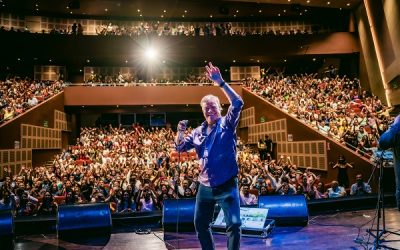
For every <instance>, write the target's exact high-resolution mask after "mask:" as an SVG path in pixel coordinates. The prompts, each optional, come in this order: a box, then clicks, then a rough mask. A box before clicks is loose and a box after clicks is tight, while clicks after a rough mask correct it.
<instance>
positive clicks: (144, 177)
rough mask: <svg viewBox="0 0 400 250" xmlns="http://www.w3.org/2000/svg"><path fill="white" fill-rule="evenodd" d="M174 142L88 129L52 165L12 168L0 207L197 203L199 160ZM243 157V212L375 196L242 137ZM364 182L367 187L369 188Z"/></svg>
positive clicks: (151, 207)
mask: <svg viewBox="0 0 400 250" xmlns="http://www.w3.org/2000/svg"><path fill="white" fill-rule="evenodd" d="M190 132H191V128H189V129H188V130H187V133H190ZM174 136H175V132H174V131H173V130H172V129H170V128H156V127H153V128H151V129H147V130H146V129H144V128H143V127H141V126H139V125H138V124H134V125H133V126H132V128H129V129H126V128H123V127H121V126H120V127H112V126H111V125H110V126H107V127H95V128H82V129H81V132H80V137H79V138H78V139H77V143H76V145H74V146H71V147H69V148H68V149H66V150H63V152H62V153H61V154H58V155H56V156H55V157H54V161H53V162H52V164H51V166H48V167H46V166H41V167H36V168H28V167H25V166H23V167H22V168H21V170H20V172H19V173H16V174H13V173H12V171H11V169H10V168H7V167H5V169H4V178H3V179H2V180H1V181H0V206H11V207H12V208H13V209H14V211H15V213H16V215H17V216H24V215H35V214H37V215H48V214H53V215H54V214H55V213H56V209H57V206H59V205H63V204H78V203H93V202H109V204H110V208H111V210H112V212H114V213H131V212H140V211H155V210H160V209H162V207H163V201H164V200H165V199H177V198H193V197H195V195H196V192H197V188H198V175H199V168H198V167H199V166H198V162H197V160H196V155H195V154H193V152H192V153H182V154H181V155H179V154H177V152H176V151H175V145H174ZM237 157H238V164H239V168H240V173H239V180H240V190H241V191H240V200H241V204H242V205H256V204H257V200H258V197H259V196H262V195H272V194H279V195H292V194H304V195H305V196H306V197H307V199H322V198H329V197H332V198H334V197H341V196H344V195H347V194H351V195H358V194H363V193H370V192H371V190H370V188H369V189H367V190H366V191H365V192H362V191H361V190H360V188H358V187H359V186H358V185H356V186H355V187H351V189H348V190H347V192H346V190H345V187H343V186H340V185H339V183H338V182H337V181H336V180H335V181H334V182H332V186H331V187H330V186H329V183H327V184H325V183H323V182H322V181H321V180H320V177H319V176H318V175H316V174H314V173H313V172H312V171H311V170H310V169H304V168H299V167H298V166H295V165H294V164H292V163H291V160H290V158H289V157H286V156H282V157H281V158H279V159H273V158H271V157H267V158H266V159H264V160H262V159H261V158H260V155H259V153H258V150H257V149H253V148H251V147H249V146H246V145H244V144H243V142H241V141H240V138H239V143H238V155H237ZM359 177H360V178H359V179H360V181H358V182H360V185H367V186H368V184H367V183H365V184H363V183H364V182H362V176H359ZM358 182H357V183H358ZM355 184H356V183H355ZM347 188H348V187H347ZM367 188H368V187H367Z"/></svg>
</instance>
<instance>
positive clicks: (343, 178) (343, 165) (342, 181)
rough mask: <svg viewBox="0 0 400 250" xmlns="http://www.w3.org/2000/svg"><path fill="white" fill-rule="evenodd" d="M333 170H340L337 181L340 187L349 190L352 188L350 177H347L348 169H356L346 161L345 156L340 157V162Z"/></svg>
mask: <svg viewBox="0 0 400 250" xmlns="http://www.w3.org/2000/svg"><path fill="white" fill-rule="evenodd" d="M332 168H338V175H337V181H338V182H339V185H340V186H343V187H345V188H348V187H349V186H350V181H349V176H348V175H347V169H348V168H354V167H353V165H351V164H350V163H348V162H347V161H346V158H345V157H344V155H339V158H338V161H337V163H336V164H335V165H333V167H332Z"/></svg>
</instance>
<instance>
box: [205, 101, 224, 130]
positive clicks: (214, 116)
mask: <svg viewBox="0 0 400 250" xmlns="http://www.w3.org/2000/svg"><path fill="white" fill-rule="evenodd" d="M202 109H203V114H204V118H206V121H207V123H208V124H209V125H212V124H214V123H215V122H216V121H217V120H218V119H219V118H220V117H221V110H220V108H219V106H218V104H217V103H215V101H208V102H206V103H204V104H203V107H202Z"/></svg>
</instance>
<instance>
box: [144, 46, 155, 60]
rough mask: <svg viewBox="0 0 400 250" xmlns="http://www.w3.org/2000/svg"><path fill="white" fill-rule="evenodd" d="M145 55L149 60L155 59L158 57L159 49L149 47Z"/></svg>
mask: <svg viewBox="0 0 400 250" xmlns="http://www.w3.org/2000/svg"><path fill="white" fill-rule="evenodd" d="M144 55H145V57H146V59H147V60H149V61H153V60H155V59H156V58H157V51H156V50H155V49H154V48H147V49H146V51H145V53H144Z"/></svg>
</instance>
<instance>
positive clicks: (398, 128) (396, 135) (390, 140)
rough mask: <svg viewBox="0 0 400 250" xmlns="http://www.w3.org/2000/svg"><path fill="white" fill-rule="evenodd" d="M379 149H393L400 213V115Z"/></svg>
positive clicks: (385, 135)
mask: <svg viewBox="0 0 400 250" xmlns="http://www.w3.org/2000/svg"><path fill="white" fill-rule="evenodd" d="M379 147H380V148H381V149H383V150H386V149H389V148H393V152H394V173H395V178H396V199H397V208H398V209H399V211H400V115H398V116H397V117H396V119H395V120H394V122H393V124H392V126H391V127H390V128H389V129H388V130H386V132H385V133H383V134H382V135H381V138H380V140H379Z"/></svg>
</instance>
